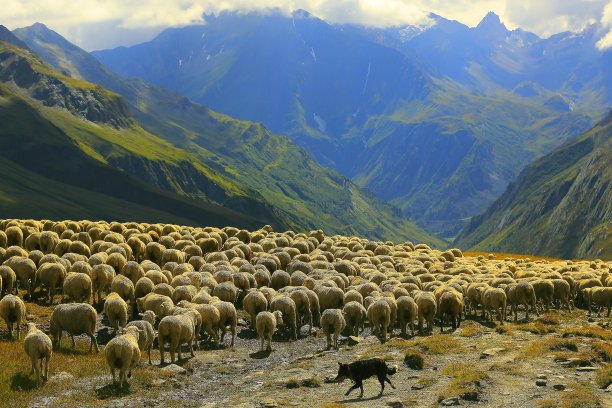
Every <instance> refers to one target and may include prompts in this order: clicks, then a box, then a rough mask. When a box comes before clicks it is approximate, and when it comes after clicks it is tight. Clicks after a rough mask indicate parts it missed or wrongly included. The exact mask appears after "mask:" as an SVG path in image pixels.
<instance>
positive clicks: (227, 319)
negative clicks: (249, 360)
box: [210, 297, 238, 347]
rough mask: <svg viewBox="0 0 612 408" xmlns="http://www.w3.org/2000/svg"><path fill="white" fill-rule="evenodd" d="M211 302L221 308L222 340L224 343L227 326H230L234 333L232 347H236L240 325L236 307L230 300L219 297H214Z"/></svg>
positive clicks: (220, 325)
mask: <svg viewBox="0 0 612 408" xmlns="http://www.w3.org/2000/svg"><path fill="white" fill-rule="evenodd" d="M210 304H211V305H213V306H214V307H216V308H217V309H218V310H219V329H220V330H221V338H220V341H221V343H223V339H224V338H225V333H226V332H227V327H228V326H229V328H230V331H231V333H232V341H231V343H230V347H234V340H235V339H236V326H237V325H238V314H237V312H236V308H235V307H234V305H233V304H231V303H230V302H224V301H222V300H219V299H218V298H215V297H213V298H212V299H211V301H210Z"/></svg>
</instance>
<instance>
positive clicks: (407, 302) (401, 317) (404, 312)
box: [397, 296, 418, 336]
mask: <svg viewBox="0 0 612 408" xmlns="http://www.w3.org/2000/svg"><path fill="white" fill-rule="evenodd" d="M417 316H418V306H417V304H416V302H415V301H414V299H412V298H411V297H410V296H400V297H398V298H397V320H398V321H399V324H400V331H401V334H402V336H405V335H406V325H410V332H411V334H412V336H414V321H415V320H416V318H417Z"/></svg>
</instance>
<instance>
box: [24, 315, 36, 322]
mask: <svg viewBox="0 0 612 408" xmlns="http://www.w3.org/2000/svg"><path fill="white" fill-rule="evenodd" d="M35 318H36V316H34V315H33V314H29V315H27V316H26V319H27V320H30V321H31V320H34V319H35Z"/></svg>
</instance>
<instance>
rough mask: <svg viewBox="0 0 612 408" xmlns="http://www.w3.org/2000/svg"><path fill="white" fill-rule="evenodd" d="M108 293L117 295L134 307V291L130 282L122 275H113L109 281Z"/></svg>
mask: <svg viewBox="0 0 612 408" xmlns="http://www.w3.org/2000/svg"><path fill="white" fill-rule="evenodd" d="M110 291H111V292H115V293H117V294H118V295H119V296H121V298H122V299H123V300H125V301H126V302H127V301H130V302H131V303H132V305H134V299H135V289H134V284H133V283H132V281H131V280H130V279H129V278H128V277H126V276H123V275H115V277H114V278H113V280H112V281H111V285H110Z"/></svg>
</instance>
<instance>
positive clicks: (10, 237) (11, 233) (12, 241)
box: [4, 226, 23, 247]
mask: <svg viewBox="0 0 612 408" xmlns="http://www.w3.org/2000/svg"><path fill="white" fill-rule="evenodd" d="M4 233H5V234H6V245H7V246H9V247H10V246H13V245H15V246H19V247H21V246H23V231H22V230H21V228H19V227H18V226H11V227H8V228H7V229H6V230H4Z"/></svg>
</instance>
